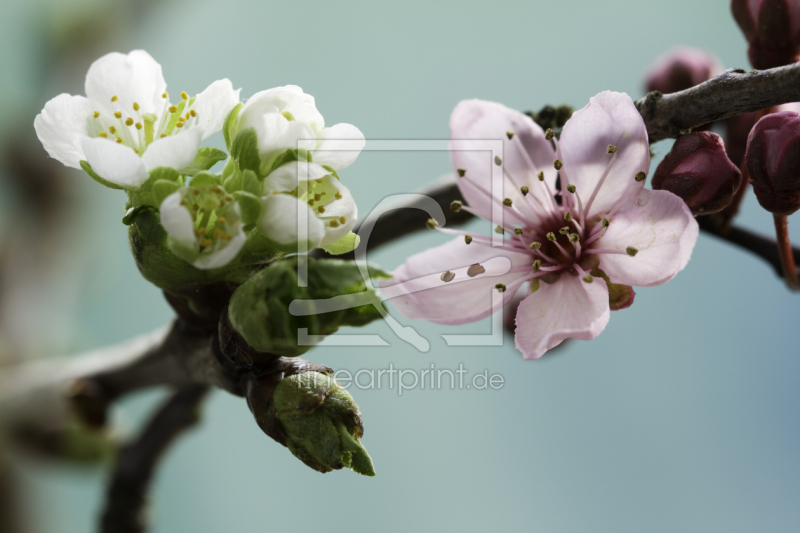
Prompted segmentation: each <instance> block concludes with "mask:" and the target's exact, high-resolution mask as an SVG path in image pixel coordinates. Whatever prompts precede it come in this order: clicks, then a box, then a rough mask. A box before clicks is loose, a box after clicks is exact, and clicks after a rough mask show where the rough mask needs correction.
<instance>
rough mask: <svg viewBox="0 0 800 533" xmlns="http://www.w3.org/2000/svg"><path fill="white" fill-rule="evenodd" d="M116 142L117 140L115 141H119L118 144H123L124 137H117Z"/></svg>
mask: <svg viewBox="0 0 800 533" xmlns="http://www.w3.org/2000/svg"><path fill="white" fill-rule="evenodd" d="M114 142H115V143H117V144H122V139H120V138H119V137H117V138H116V140H115V141H114Z"/></svg>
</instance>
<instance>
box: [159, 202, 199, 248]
mask: <svg viewBox="0 0 800 533" xmlns="http://www.w3.org/2000/svg"><path fill="white" fill-rule="evenodd" d="M181 200H182V197H181V193H180V191H178V192H174V193H172V194H170V195H169V196H167V197H166V198H164V201H163V202H161V207H160V208H159V214H160V217H161V226H163V228H164V230H166V232H167V234H169V236H170V237H172V238H173V239H175V241H176V242H178V244H180V245H181V246H183V247H184V248H187V249H190V250H193V249H194V250H196V248H197V237H196V236H195V233H194V222H192V215H191V214H190V213H189V210H188V209H186V207H184V206H182V205H181Z"/></svg>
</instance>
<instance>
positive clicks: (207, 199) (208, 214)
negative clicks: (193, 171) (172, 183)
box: [181, 185, 241, 252]
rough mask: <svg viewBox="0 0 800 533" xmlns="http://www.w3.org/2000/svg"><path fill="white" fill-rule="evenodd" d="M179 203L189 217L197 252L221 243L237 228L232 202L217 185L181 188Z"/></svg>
mask: <svg viewBox="0 0 800 533" xmlns="http://www.w3.org/2000/svg"><path fill="white" fill-rule="evenodd" d="M181 205H182V206H184V207H185V208H186V209H187V210H188V211H189V214H190V215H191V217H192V221H193V222H194V233H195V236H196V237H197V239H198V242H199V245H200V252H203V251H206V250H216V249H218V248H220V247H222V246H224V244H225V243H227V242H229V241H230V240H231V239H232V238H233V236H234V235H235V234H236V233H237V232H238V231H239V226H240V225H241V221H240V220H239V216H238V210H237V209H236V202H235V201H234V198H233V197H232V196H230V195H229V194H227V193H226V192H225V191H224V190H223V189H222V188H221V187H219V186H217V185H212V186H210V187H207V186H202V187H192V186H191V185H190V186H189V187H186V188H184V189H182V193H181Z"/></svg>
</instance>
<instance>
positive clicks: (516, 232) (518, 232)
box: [514, 227, 522, 236]
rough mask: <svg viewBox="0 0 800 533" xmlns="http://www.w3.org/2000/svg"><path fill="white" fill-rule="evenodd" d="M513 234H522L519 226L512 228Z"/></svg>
mask: <svg viewBox="0 0 800 533" xmlns="http://www.w3.org/2000/svg"><path fill="white" fill-rule="evenodd" d="M514 235H517V236H519V235H522V228H520V227H516V228H514Z"/></svg>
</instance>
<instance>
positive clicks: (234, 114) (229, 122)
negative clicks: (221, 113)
mask: <svg viewBox="0 0 800 533" xmlns="http://www.w3.org/2000/svg"><path fill="white" fill-rule="evenodd" d="M242 105H244V104H241V103H240V104H237V105H236V107H234V108H233V109H231V112H230V113H228V116H227V117H225V122H224V123H223V125H222V136H223V137H225V146H226V147H227V148H228V151H229V152H230V151H231V144H232V143H233V137H232V135H231V133H232V131H233V128H235V127H236V123H237V122H239V110H240V109H242Z"/></svg>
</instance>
